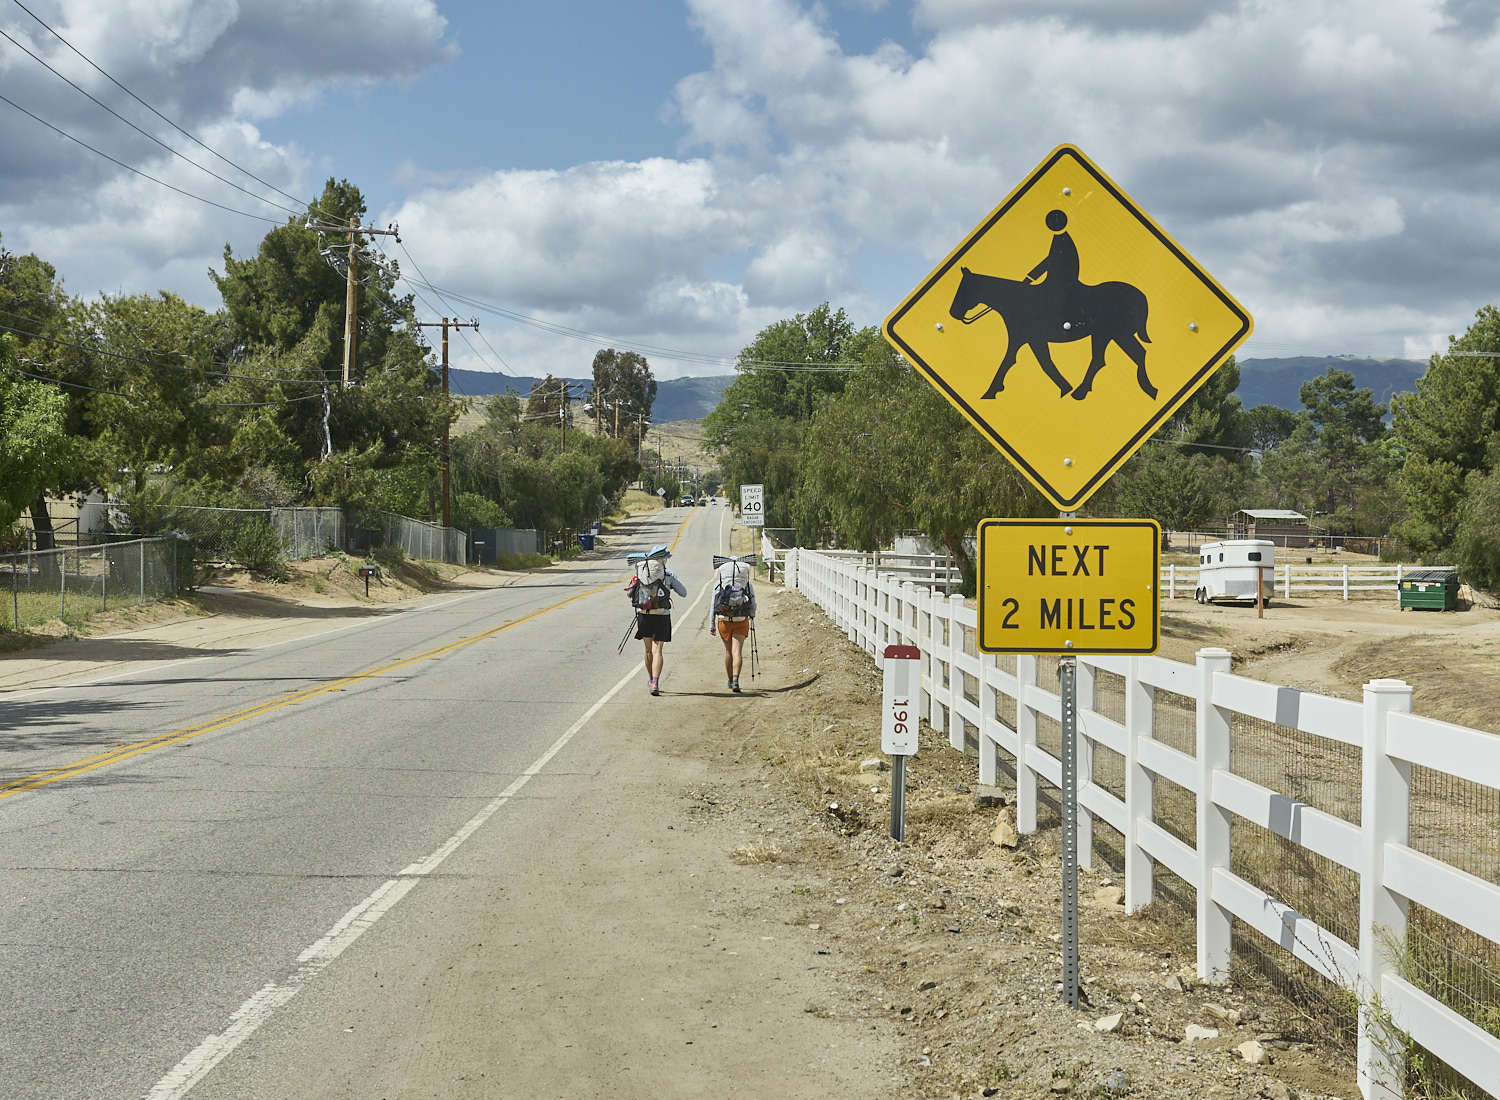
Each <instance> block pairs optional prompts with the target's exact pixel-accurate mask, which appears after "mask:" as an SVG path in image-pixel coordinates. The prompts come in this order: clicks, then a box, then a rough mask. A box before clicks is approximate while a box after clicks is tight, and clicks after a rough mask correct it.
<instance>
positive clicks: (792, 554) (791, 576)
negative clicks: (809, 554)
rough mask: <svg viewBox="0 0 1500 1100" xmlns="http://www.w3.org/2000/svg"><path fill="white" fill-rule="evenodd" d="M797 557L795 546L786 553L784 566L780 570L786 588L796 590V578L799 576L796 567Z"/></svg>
mask: <svg viewBox="0 0 1500 1100" xmlns="http://www.w3.org/2000/svg"><path fill="white" fill-rule="evenodd" d="M797 557H798V555H797V548H796V547H795V546H793V547H792V548H791V549H790V550H788V551H787V552H786V565H785V566H783V567H782V568H783V574H784V577H785V580H786V586H787V587H788V588H796V587H797V586H798V585H797V578H798V576H799V571H798V567H797V566H798V562H797Z"/></svg>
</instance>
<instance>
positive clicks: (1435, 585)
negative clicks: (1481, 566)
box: [1401, 569, 1458, 611]
mask: <svg viewBox="0 0 1500 1100" xmlns="http://www.w3.org/2000/svg"><path fill="white" fill-rule="evenodd" d="M1401 606H1402V608H1403V609H1404V608H1408V607H1414V608H1417V609H1418V610H1421V611H1457V610H1458V573H1457V572H1455V571H1454V570H1452V569H1418V570H1415V571H1413V572H1411V573H1407V574H1405V575H1404V576H1403V577H1402V578H1401Z"/></svg>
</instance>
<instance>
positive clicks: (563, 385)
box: [557, 378, 568, 455]
mask: <svg viewBox="0 0 1500 1100" xmlns="http://www.w3.org/2000/svg"><path fill="white" fill-rule="evenodd" d="M557 388H558V389H559V390H560V391H561V392H562V400H561V401H559V402H558V405H557V429H558V431H559V432H561V433H562V434H561V435H560V436H559V437H558V440H557V453H558V454H560V455H562V454H567V453H568V382H567V379H565V378H559V379H558V380H557Z"/></svg>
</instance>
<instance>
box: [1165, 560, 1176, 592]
mask: <svg viewBox="0 0 1500 1100" xmlns="http://www.w3.org/2000/svg"><path fill="white" fill-rule="evenodd" d="M1176 598H1177V566H1176V565H1169V566H1167V599H1169V600H1175V599H1176Z"/></svg>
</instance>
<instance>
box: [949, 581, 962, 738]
mask: <svg viewBox="0 0 1500 1100" xmlns="http://www.w3.org/2000/svg"><path fill="white" fill-rule="evenodd" d="M963 606H964V598H963V596H962V595H961V594H959V593H954V594H953V595H951V596H949V597H948V744H950V745H951V746H953V748H955V749H956V750H958V751H959V752H963V751H964V720H963V719H962V718H961V717H959V714H958V707H957V706H955V703H956V702H957V701H958V700H959V699H962V698H963V697H964V674H963V671H962V670H961V669H960V668H959V667H958V659H959V657H960V656H961V655H962V654H963V651H964V628H963V624H962V623H961V622H959V619H958V613H959V612H960V611H961V610H963Z"/></svg>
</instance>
